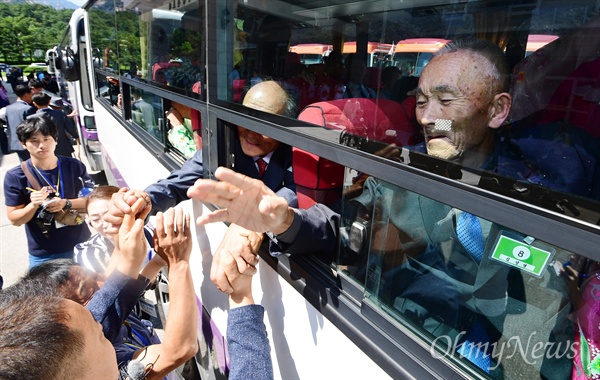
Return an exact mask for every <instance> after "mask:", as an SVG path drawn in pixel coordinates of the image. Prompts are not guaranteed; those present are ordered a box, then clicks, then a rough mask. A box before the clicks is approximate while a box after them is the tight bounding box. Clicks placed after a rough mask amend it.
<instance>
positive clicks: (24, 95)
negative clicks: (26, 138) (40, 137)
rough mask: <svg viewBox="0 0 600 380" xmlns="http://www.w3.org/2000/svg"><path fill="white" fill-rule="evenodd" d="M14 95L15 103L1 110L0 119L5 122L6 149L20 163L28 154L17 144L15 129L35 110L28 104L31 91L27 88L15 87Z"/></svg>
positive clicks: (27, 157)
mask: <svg viewBox="0 0 600 380" xmlns="http://www.w3.org/2000/svg"><path fill="white" fill-rule="evenodd" d="M15 94H16V95H17V101H16V102H14V103H13V104H11V105H9V106H7V107H5V108H3V109H2V110H4V118H2V116H1V115H0V118H2V119H3V120H5V121H6V128H7V130H8V149H9V150H10V151H12V152H16V153H17V155H18V156H19V159H20V160H21V161H25V160H27V159H29V152H28V151H27V150H26V149H25V148H23V146H22V145H21V143H20V142H19V138H18V137H17V127H18V126H19V124H21V122H22V121H23V120H25V118H26V117H27V116H29V115H33V114H34V113H35V111H36V108H35V107H33V106H31V105H30V104H29V103H30V102H31V89H30V88H29V87H27V86H24V85H21V84H20V85H18V86H16V87H15Z"/></svg>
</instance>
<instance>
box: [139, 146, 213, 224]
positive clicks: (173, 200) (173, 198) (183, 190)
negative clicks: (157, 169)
mask: <svg viewBox="0 0 600 380" xmlns="http://www.w3.org/2000/svg"><path fill="white" fill-rule="evenodd" d="M203 173H204V167H203V165H202V151H197V152H196V153H195V154H194V156H192V158H190V159H189V160H187V161H186V162H185V163H184V164H183V166H182V167H181V169H178V170H175V171H173V172H172V173H171V174H170V175H169V176H168V177H167V178H165V179H161V180H160V181H158V182H156V183H155V184H152V185H150V186H148V187H147V188H146V190H145V192H146V193H147V194H148V195H149V196H150V199H151V201H152V213H156V212H158V211H165V210H166V209H168V208H169V207H174V206H175V205H177V204H178V203H179V202H182V201H185V200H187V199H189V198H188V196H187V190H188V188H189V187H190V186H192V185H193V184H194V182H195V181H196V180H197V179H198V178H202V176H203Z"/></svg>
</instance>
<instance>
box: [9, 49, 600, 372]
mask: <svg viewBox="0 0 600 380" xmlns="http://www.w3.org/2000/svg"><path fill="white" fill-rule="evenodd" d="M352 59H353V58H350V59H349V61H348V62H347V65H348V67H352V68H353V69H352V70H351V72H352V73H354V75H351V76H350V82H348V84H350V83H351V82H352V83H353V82H356V83H355V84H356V85H354V86H352V85H347V86H346V87H345V89H344V91H343V93H344V95H343V96H344V97H361V98H371V97H373V96H376V94H374V93H372V90H370V89H368V88H365V87H364V86H363V85H362V80H363V77H364V63H362V62H360V61H358V60H356V61H352ZM398 74H399V73H397V72H396V73H393V72H392V73H389V76H390V77H392V78H396V80H397V79H398ZM386 78H387V76H386ZM509 83H510V82H509V70H508V65H507V63H506V60H505V57H504V54H503V52H502V51H501V50H500V49H499V48H498V47H497V46H495V45H493V44H492V43H490V42H486V41H466V42H460V41H455V42H452V43H449V44H447V45H446V46H445V47H444V48H442V49H441V50H440V51H439V52H437V53H436V54H435V56H434V58H433V59H432V60H431V61H430V62H429V64H428V65H427V66H426V67H425V68H424V70H423V72H422V75H421V77H420V79H419V83H418V87H417V88H416V89H415V90H414V91H412V93H411V96H414V97H415V100H416V108H415V115H416V122H417V123H418V125H419V127H420V128H421V129H422V133H423V136H424V142H423V143H421V144H418V145H417V146H414V147H411V149H412V150H414V151H415V152H421V153H423V154H426V155H429V156H431V157H434V158H440V159H444V160H448V161H452V162H455V163H459V164H461V165H463V166H465V167H469V168H477V169H485V170H487V171H490V172H494V173H498V174H501V175H505V176H509V177H512V178H518V179H521V178H520V177H521V176H523V175H524V173H525V171H524V170H522V166H521V164H522V163H521V162H519V160H518V157H515V156H513V155H505V154H504V152H505V150H504V149H499V147H500V146H501V145H502V144H503V140H500V139H499V135H498V134H497V133H496V132H497V130H499V129H501V127H502V126H504V125H505V122H506V120H507V118H508V116H509V114H510V109H511V105H512V96H511V94H510V90H509ZM16 93H17V95H18V96H19V99H20V102H21V103H23V104H22V107H21V108H20V111H19V112H20V114H19V115H20V116H22V117H21V119H20V120H18V121H13V120H12V119H11V120H10V123H9V126H10V127H13V126H14V125H15V123H17V127H16V128H15V132H14V133H15V141H16V142H18V144H19V145H20V146H21V149H22V150H23V154H22V155H20V157H22V158H23V162H22V164H21V165H19V166H17V167H15V168H13V169H11V170H10V171H9V172H8V173H7V174H6V177H5V196H6V211H7V214H8V217H9V220H10V221H11V223H13V224H14V225H23V224H24V225H25V226H26V231H27V237H28V248H29V262H30V270H29V272H28V273H27V274H26V275H25V276H24V277H23V278H22V279H21V280H20V281H19V282H17V283H16V284H14V285H12V286H10V287H8V288H6V289H4V290H2V291H1V292H0V358H2V360H0V363H1V364H0V377H6V378H11V379H12V378H14V379H17V378H51V379H58V378H66V377H67V376H69V377H75V376H77V377H81V378H93V377H94V376H96V377H98V378H100V377H102V378H119V376H121V377H122V378H130V379H141V378H147V379H161V378H165V377H166V376H168V374H169V372H171V371H172V370H173V369H175V368H176V367H178V366H179V365H181V364H183V363H184V362H185V361H187V360H188V359H190V358H191V357H193V356H194V355H195V354H196V352H197V350H198V343H197V333H198V308H197V304H196V295H195V291H194V286H193V281H192V277H191V272H190V265H189V259H190V254H191V249H192V243H191V232H190V231H191V229H190V226H191V223H192V222H191V220H190V216H189V215H186V214H185V213H184V212H183V211H182V209H181V208H178V207H177V204H178V203H179V202H181V201H183V200H186V199H190V198H191V199H194V200H199V201H202V202H207V203H211V204H214V205H217V206H219V207H221V208H220V209H219V210H217V211H213V212H210V213H205V214H203V215H202V216H200V217H199V218H198V220H197V221H196V222H197V223H198V224H205V223H210V222H216V221H221V222H222V221H226V222H229V223H230V225H229V227H228V229H227V232H226V233H225V236H224V238H223V240H222V242H221V244H220V245H219V247H218V248H217V249H216V251H215V252H214V253H213V262H212V268H211V273H210V277H211V280H212V281H213V282H214V284H215V285H216V286H217V288H218V289H220V290H221V291H222V292H224V293H226V294H227V296H228V299H229V305H230V312H229V316H228V327H227V341H228V351H229V355H230V358H231V367H230V369H229V376H230V378H232V379H239V378H242V377H243V378H261V379H262V378H272V377H273V368H272V363H271V356H270V348H269V343H268V338H267V332H266V328H265V325H264V323H263V313H264V309H263V308H262V307H261V306H260V305H256V304H255V303H254V299H253V296H252V288H251V282H252V275H253V274H255V273H256V266H257V265H258V262H259V260H258V256H257V255H258V250H259V247H260V246H261V244H262V242H263V240H264V239H265V238H266V237H267V236H268V239H269V251H270V253H271V254H272V255H275V256H276V255H280V254H282V253H286V254H304V255H306V254H316V255H330V254H332V253H334V252H337V250H338V245H339V244H340V241H342V238H341V237H340V236H339V235H340V230H341V225H342V219H343V218H342V215H341V213H340V212H339V210H337V209H335V208H333V207H328V206H326V205H323V204H320V203H317V204H316V205H314V206H312V207H311V208H308V209H298V208H297V206H298V198H297V194H296V185H295V183H294V177H293V175H292V165H291V147H289V146H287V145H285V144H282V143H280V142H279V141H276V140H274V139H272V138H270V137H268V136H264V135H260V134H258V133H255V132H252V131H250V130H247V129H245V128H243V127H237V128H235V131H234V132H235V135H236V139H235V144H234V147H233V150H234V152H235V155H234V157H235V165H234V168H235V172H234V171H232V170H229V169H226V168H219V169H218V170H217V171H216V173H215V175H216V177H217V178H218V179H219V181H213V180H208V179H203V174H204V173H203V172H204V168H203V162H202V153H201V152H200V151H199V152H196V153H195V154H194V155H193V156H192V157H191V158H190V159H188V161H186V163H185V164H184V165H183V166H182V168H181V169H179V170H176V171H174V172H172V173H171V174H170V176H169V177H168V178H166V179H163V180H160V181H158V182H157V183H154V184H152V185H150V186H148V187H147V188H146V189H145V190H136V189H133V190H130V189H119V188H115V187H110V186H99V187H96V188H95V189H94V190H93V191H91V193H89V192H88V191H87V190H85V188H86V187H89V188H90V189H91V188H92V187H94V186H93V182H92V181H91V178H90V177H89V175H88V173H87V172H86V169H85V166H84V165H83V164H81V162H79V161H78V160H76V159H74V158H71V157H68V156H63V155H58V154H57V153H56V149H57V146H58V145H59V144H60V129H59V126H58V124H59V123H58V121H57V120H58V119H59V117H58V116H54V113H53V112H50V111H49V110H46V108H45V107H46V106H47V105H48V104H49V102H48V99H46V97H44V95H43V94H42V95H40V94H36V95H33V97H32V96H31V90H29V91H27V89H26V88H20V87H19V86H16ZM386 96H387V95H386ZM31 99H33V103H34V104H35V105H36V107H37V108H39V109H40V110H39V111H37V113H36V114H35V115H32V116H30V114H33V113H34V109H33V108H32V107H30V106H28V105H27V106H26V105H25V104H26V103H28V102H29V101H30V100H31ZM295 100H297V99H294V97H293V96H292V95H290V94H289V92H287V91H286V86H285V84H283V83H279V82H276V81H272V80H261V81H256V82H255V84H254V85H253V86H252V87H251V88H250V89H249V90H248V92H247V93H246V94H245V96H244V98H243V103H242V104H243V105H244V106H246V107H249V108H253V109H256V110H259V111H263V112H268V113H272V114H277V115H285V116H295V115H296V113H297V102H296V101H295ZM140 112H142V113H143V110H142V111H140ZM9 115H12V112H11V113H9V110H7V112H6V117H7V122H9ZM11 117H12V116H11ZM15 120H17V119H15ZM440 120H449V121H450V123H451V126H441V125H440V123H439V121H440ZM25 152H26V153H27V156H26V155H25ZM546 170H547V172H546V173H544V176H541V177H540V178H541V179H540V183H539V184H540V185H543V186H546V187H548V188H551V189H552V188H558V189H560V190H564V184H562V183H561V184H555V183H553V179H555V178H562V177H563V176H562V173H554V172H552V170H560V168H548V169H546ZM360 187H361V191H360V192H359V193H358V196H357V197H356V198H354V199H352V203H353V204H354V205H355V207H357V212H358V213H359V212H360V210H361V209H362V210H373V209H374V205H375V204H376V203H378V204H379V205H384V206H386V207H380V209H378V210H377V213H376V214H375V215H372V217H373V218H378V221H380V222H383V223H380V224H378V226H379V227H378V228H379V230H378V231H375V232H374V235H373V236H374V237H375V238H374V239H373V241H372V242H371V245H372V246H371V249H372V251H373V252H375V253H378V254H379V255H380V256H381V257H380V259H381V260H382V261H383V262H384V264H383V265H384V274H383V275H384V277H385V281H382V284H383V283H385V284H384V285H382V286H384V287H387V288H386V289H384V291H383V292H382V293H383V294H386V297H387V301H389V302H390V303H392V304H394V305H395V302H396V301H397V300H398V299H401V300H403V302H404V308H405V309H404V311H405V314H406V315H411V316H412V318H414V319H415V321H420V322H421V323H423V326H425V328H427V324H431V323H434V322H435V320H443V321H444V325H445V327H447V328H449V329H453V330H456V331H461V330H462V331H465V330H466V334H464V339H463V340H461V342H460V343H461V347H466V346H467V345H469V344H480V345H481V344H483V343H491V342H495V341H497V340H498V335H499V334H501V333H502V323H503V320H504V318H505V317H506V305H507V302H510V300H509V299H508V298H509V295H508V288H509V279H510V269H509V267H507V266H501V265H494V264H492V263H490V258H489V257H488V256H486V255H484V254H483V252H484V250H485V249H486V247H488V248H489V244H488V243H490V244H491V243H493V242H491V240H493V239H495V238H496V235H495V234H494V231H498V230H502V229H507V228H505V227H503V226H498V225H495V224H493V223H491V222H487V221H485V220H482V219H480V218H478V217H477V216H475V215H472V214H469V213H467V212H463V211H461V210H457V209H454V208H451V207H449V206H446V205H442V204H440V203H438V202H434V201H432V200H430V199H426V198H425V197H422V196H420V195H418V194H415V193H411V192H408V191H406V190H405V189H402V188H399V187H396V186H392V185H389V184H386V183H383V182H382V181H379V180H377V179H375V178H372V177H367V178H366V179H364V181H362V182H360ZM399 201H400V202H399ZM394 204H396V205H398V204H400V205H401V206H394ZM80 213H86V214H87V220H88V223H89V225H90V226H91V227H92V228H93V229H94V230H95V232H96V234H95V235H93V236H91V233H90V230H89V228H88V226H87V225H86V224H84V223H83V219H82V217H81V215H80ZM432 221H433V222H432ZM444 223H447V224H448V225H444ZM434 224H435V227H436V228H440V229H441V228H442V227H444V231H445V234H446V235H444V236H443V239H442V238H440V236H441V233H438V234H437V235H436V234H434V233H433V232H431V229H432V228H433V225H434ZM467 224H470V225H469V227H468V228H470V230H472V229H473V228H474V227H473V225H475V224H477V225H479V227H478V233H477V234H475V236H473V235H474V234H468V233H465V232H464V229H465V228H467V227H465V226H466V225H467ZM442 225H444V226H442ZM446 227H447V228H446ZM434 235H436V236H438V237H437V238H436V237H435V236H434ZM466 235H470V236H468V238H467V237H465V236H466ZM450 243H451V245H452V248H451V249H450V251H449V257H447V253H448V250H447V247H448V245H449V244H450ZM149 252H150V254H149ZM373 259H377V255H375V254H374V255H372V256H371V257H366V256H365V257H364V258H363V261H362V262H361V263H360V265H359V267H360V268H359V270H358V271H357V272H356V273H355V275H356V276H361V274H360V273H361V269H362V276H363V278H364V276H365V273H364V272H365V268H366V267H367V266H368V265H370V264H369V263H368V260H373ZM588 264H589V263H588ZM164 267H167V268H168V274H169V290H170V297H171V298H170V313H169V317H168V318H167V321H166V328H165V336H164V338H163V339H162V341H161V340H159V339H158V338H157V337H156V336H155V334H154V332H153V330H152V328H151V327H150V328H149V326H148V325H147V322H145V321H144V320H142V319H140V317H139V316H138V315H136V314H135V313H134V312H132V309H133V307H134V304H135V303H136V302H137V300H138V299H139V297H141V296H142V295H143V292H144V291H145V289H146V288H147V287H148V286H149V285H150V284H151V283H152V282H153V281H155V278H156V276H157V274H158V272H159V271H160V270H162V268H164ZM582 268H583V266H582V265H579V266H577V268H576V265H572V264H570V263H565V265H564V266H563V267H561V268H560V271H561V273H562V275H563V277H564V278H565V280H566V281H567V283H568V284H570V289H571V291H572V292H573V293H574V294H579V296H577V297H575V296H574V298H575V299H576V302H574V303H573V310H574V311H577V310H578V309H582V310H587V309H590V307H589V305H587V306H588V307H587V308H586V307H584V306H585V302H586V300H589V297H587V296H586V291H585V287H584V286H583V284H576V285H573V284H572V283H573V282H574V281H575V280H574V278H575V279H577V278H578V277H579V276H578V275H579V273H578V270H582ZM585 270H587V271H588V272H589V273H594V271H595V270H596V268H595V266H593V265H587V267H586V269H585ZM590 302H591V301H590ZM84 309H87V310H88V311H89V312H86V311H85V310H84ZM465 321H469V323H470V324H471V326H467V325H466V324H465ZM527 323H533V322H532V321H528V320H525V319H523V325H524V326H525V324H527ZM437 327H439V325H438V326H437ZM437 327H436V328H437ZM472 327H477V328H479V329H481V330H483V332H484V333H483V334H479V336H478V338H475V337H473V336H471V335H469V332H470V328H472ZM525 327H526V328H525V330H526V331H535V330H536V327H535V326H525ZM578 333H579V334H584V335H586V334H588V333H589V331H587V327H583V328H581V329H579V332H578ZM50 335H51V336H50ZM596 343H600V342H592V343H591V344H592V345H593V344H596ZM111 344H112V347H111ZM23 347H27V348H26V351H23V350H24V348H23ZM461 347H457V349H458V351H457V352H458V353H459V354H461V355H463V356H464V357H466V358H467V359H468V360H470V361H472V362H473V363H474V365H476V366H478V367H479V368H480V369H481V370H482V371H485V372H487V373H490V372H491V371H492V367H494V366H493V363H492V362H491V360H490V359H489V358H490V353H489V352H473V351H472V350H468V351H469V352H470V354H467V353H466V350H463V348H461ZM113 352H114V354H113ZM481 359H484V360H481ZM485 359H487V360H485ZM33 363H35V365H34V364H33ZM561 370H562V371H563V372H564V371H565V366H563V367H562V369H561ZM576 370H577V369H576V367H575V365H573V367H572V368H571V366H566V372H569V373H570V372H571V371H576ZM553 371H557V369H556V368H553ZM555 373H557V372H555ZM567 375H568V374H567Z"/></svg>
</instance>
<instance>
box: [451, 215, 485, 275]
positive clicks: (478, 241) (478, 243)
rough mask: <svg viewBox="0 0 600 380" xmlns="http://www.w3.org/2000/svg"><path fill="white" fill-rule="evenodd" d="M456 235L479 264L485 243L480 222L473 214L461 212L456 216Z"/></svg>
mask: <svg viewBox="0 0 600 380" xmlns="http://www.w3.org/2000/svg"><path fill="white" fill-rule="evenodd" d="M456 235H458V240H459V241H460V243H461V244H462V245H463V247H465V249H466V250H467V252H469V254H470V255H471V257H473V259H475V261H477V263H478V264H479V263H480V262H481V259H482V258H483V251H484V250H485V245H484V243H483V232H482V231H481V223H479V219H477V217H476V216H475V215H473V214H469V213H468V212H463V213H462V214H460V216H459V217H458V221H457V222H456Z"/></svg>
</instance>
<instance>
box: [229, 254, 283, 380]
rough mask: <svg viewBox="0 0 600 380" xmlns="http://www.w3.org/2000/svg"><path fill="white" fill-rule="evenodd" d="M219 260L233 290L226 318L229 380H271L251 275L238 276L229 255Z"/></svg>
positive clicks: (266, 341)
mask: <svg viewBox="0 0 600 380" xmlns="http://www.w3.org/2000/svg"><path fill="white" fill-rule="evenodd" d="M222 261H223V267H224V270H225V273H226V275H227V277H228V278H229V279H230V281H231V285H232V287H233V291H232V292H231V293H230V294H229V309H230V310H229V315H228V317H227V349H228V351H229V358H230V359H231V367H230V368H229V379H231V380H237V379H245V380H248V379H272V378H273V362H272V360H271V347H270V345H269V339H268V337H267V329H266V327H265V324H264V321H263V318H264V308H263V307H262V306H260V305H255V304H254V298H253V297H252V276H248V275H244V274H241V273H239V271H238V268H237V261H236V258H235V257H234V256H233V255H231V254H227V253H226V254H224V255H223V258H222Z"/></svg>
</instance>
